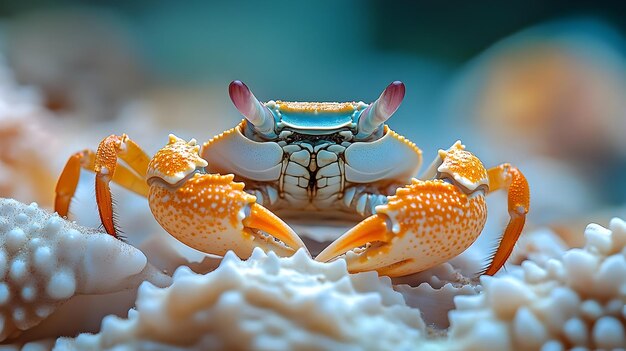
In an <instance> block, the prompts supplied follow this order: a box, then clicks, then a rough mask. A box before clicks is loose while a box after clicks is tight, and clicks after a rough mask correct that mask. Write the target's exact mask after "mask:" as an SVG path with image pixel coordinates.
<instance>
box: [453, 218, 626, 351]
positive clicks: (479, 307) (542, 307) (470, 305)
mask: <svg viewBox="0 0 626 351" xmlns="http://www.w3.org/2000/svg"><path fill="white" fill-rule="evenodd" d="M585 240H586V245H585V247H584V248H574V249H570V250H568V251H566V252H565V253H564V254H563V255H562V256H561V257H560V258H552V259H548V260H547V261H545V262H535V261H530V260H529V261H524V262H523V263H522V271H523V274H521V275H519V276H516V275H514V274H502V275H501V276H499V277H498V276H497V277H487V276H485V277H482V278H481V283H482V285H483V288H484V291H483V293H482V294H480V295H474V296H458V297H456V299H455V303H456V308H457V309H456V310H454V311H452V312H450V323H451V327H450V330H449V336H450V337H451V339H453V340H455V341H457V342H459V345H463V346H464V348H466V349H474V350H479V349H488V348H489V349H492V348H495V349H500V350H506V349H516V350H517V349H519V350H538V349H546V350H548V349H550V350H563V349H570V348H575V347H582V348H585V349H616V348H626V333H625V326H626V307H624V305H625V303H626V222H624V221H622V220H620V219H617V218H616V219H613V220H612V221H611V222H610V224H609V228H608V229H607V228H603V227H601V226H599V225H597V224H590V225H589V226H588V227H587V229H586V230H585Z"/></svg>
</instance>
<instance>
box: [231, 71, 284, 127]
mask: <svg viewBox="0 0 626 351" xmlns="http://www.w3.org/2000/svg"><path fill="white" fill-rule="evenodd" d="M228 93H229V95H230V99H231V100H232V101H233V104H234V105H235V107H236V108H237V110H239V112H241V114H242V115H243V116H244V117H245V118H246V120H247V121H248V122H250V123H251V124H252V125H253V126H254V129H255V130H256V131H257V132H259V133H261V134H262V135H265V136H275V132H274V127H275V125H274V124H275V121H274V115H273V114H272V112H271V111H270V110H269V109H268V108H267V107H266V106H265V105H264V104H263V103H261V102H260V101H259V100H257V98H256V97H255V96H254V94H252V92H251V91H250V89H249V88H248V86H247V85H245V84H244V83H243V82H241V81H239V80H235V81H233V82H232V83H230V85H229V86H228Z"/></svg>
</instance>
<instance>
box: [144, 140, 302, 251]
mask: <svg viewBox="0 0 626 351" xmlns="http://www.w3.org/2000/svg"><path fill="white" fill-rule="evenodd" d="M206 165H207V162H206V161H205V160H204V159H202V158H201V157H200V156H199V155H198V145H196V144H195V141H193V140H192V141H190V142H188V143H187V142H185V141H184V140H182V139H179V138H177V137H175V136H170V142H169V144H168V145H166V146H165V147H164V148H162V149H161V150H159V151H158V152H157V154H156V155H155V156H154V158H153V159H152V161H151V162H150V165H149V166H148V172H147V174H148V182H149V183H150V193H149V196H148V200H149V203H150V209H151V210H152V213H153V215H154V217H155V218H156V220H157V222H159V224H160V225H161V226H162V227H163V228H164V229H165V230H166V231H167V232H168V233H170V234H171V235H172V236H173V237H175V238H176V239H178V240H179V241H181V242H183V243H184V244H186V245H188V246H190V247H192V248H194V249H196V250H199V251H202V252H205V253H210V254H215V255H224V254H226V252H227V251H229V250H232V251H234V252H235V253H236V254H237V255H238V256H239V257H241V258H247V257H249V256H250V254H252V250H253V249H254V248H255V247H260V248H262V249H263V250H264V251H274V252H276V254H277V255H279V256H291V255H292V254H294V253H295V252H296V251H297V250H298V249H301V248H303V249H305V250H306V248H305V246H304V243H303V242H302V240H301V239H300V238H299V237H298V235H296V233H295V232H294V231H293V230H292V229H291V228H290V227H289V226H288V225H287V224H286V223H285V222H283V221H282V220H281V219H280V218H278V217H277V216H276V215H274V214H273V213H272V212H270V211H269V210H267V209H266V208H264V207H263V206H261V205H259V204H257V203H256V197H254V196H253V195H250V194H248V193H246V192H245V191H244V190H243V188H244V184H243V183H237V182H234V181H233V179H234V176H233V175H232V174H228V175H219V174H205V173H202V172H200V171H198V169H199V168H201V167H205V166H206Z"/></svg>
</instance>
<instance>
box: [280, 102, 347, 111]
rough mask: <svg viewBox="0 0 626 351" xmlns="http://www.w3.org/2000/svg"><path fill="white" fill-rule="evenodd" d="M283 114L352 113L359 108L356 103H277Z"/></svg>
mask: <svg viewBox="0 0 626 351" xmlns="http://www.w3.org/2000/svg"><path fill="white" fill-rule="evenodd" d="M276 105H278V108H279V110H280V111H281V112H287V113H289V112H292V113H294V112H295V113H298V112H301V113H350V112H352V111H355V110H356V109H357V107H358V103H356V102H291V101H280V100H279V101H276Z"/></svg>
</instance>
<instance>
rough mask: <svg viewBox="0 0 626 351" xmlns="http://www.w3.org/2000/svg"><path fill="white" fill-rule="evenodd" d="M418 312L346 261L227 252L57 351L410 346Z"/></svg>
mask: <svg viewBox="0 0 626 351" xmlns="http://www.w3.org/2000/svg"><path fill="white" fill-rule="evenodd" d="M424 336H425V325H424V323H423V321H422V319H421V317H420V313H419V310H417V309H412V308H410V307H408V306H406V305H405V303H404V300H403V298H402V296H401V295H400V294H399V293H397V292H395V291H393V289H392V287H391V283H390V280H389V279H383V280H379V278H378V277H377V275H376V273H373V272H369V273H362V274H356V275H349V274H348V272H347V269H346V266H345V262H344V261H337V262H334V263H331V264H326V263H318V262H315V261H313V260H311V259H310V258H309V257H308V256H307V255H306V254H305V253H304V252H303V251H299V252H298V253H296V254H295V255H294V256H293V257H291V258H278V257H277V256H276V255H275V254H274V253H269V254H267V255H266V254H265V253H263V252H262V251H261V250H259V249H256V250H255V251H254V253H253V255H252V257H251V258H250V259H248V260H247V261H241V260H240V259H239V258H237V257H236V256H235V255H233V254H227V255H226V257H225V258H224V260H223V262H222V264H221V265H220V266H219V268H217V269H216V270H215V271H213V272H211V273H208V274H206V275H200V274H196V273H193V272H192V271H191V270H190V269H189V268H187V267H181V268H179V269H178V270H177V271H176V273H175V274H174V282H173V284H172V285H171V286H170V287H168V288H163V289H161V288H156V287H154V286H153V285H151V284H149V283H144V284H143V285H142V286H141V287H140V289H139V293H138V297H137V302H136V309H134V310H130V311H129V313H128V318H127V319H120V318H118V317H113V316H111V317H107V318H105V319H104V321H103V323H102V327H101V331H100V333H99V334H96V335H89V334H82V335H79V336H78V337H77V338H76V339H60V340H59V341H57V344H56V349H59V350H62V349H68V348H69V349H71V348H75V349H89V350H97V349H110V348H115V349H124V350H126V349H145V348H150V349H158V350H160V349H168V348H170V347H180V348H185V349H198V350H207V349H260V350H292V349H307V350H315V349H346V350H352V349H354V350H357V349H358V350H361V349H371V350H386V349H410V348H414V347H415V346H416V345H418V343H419V342H423V341H424Z"/></svg>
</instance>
